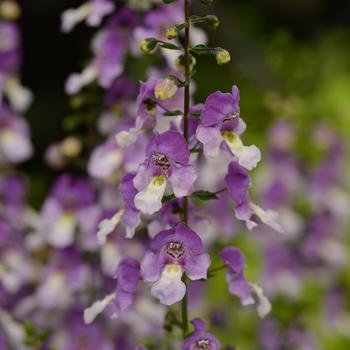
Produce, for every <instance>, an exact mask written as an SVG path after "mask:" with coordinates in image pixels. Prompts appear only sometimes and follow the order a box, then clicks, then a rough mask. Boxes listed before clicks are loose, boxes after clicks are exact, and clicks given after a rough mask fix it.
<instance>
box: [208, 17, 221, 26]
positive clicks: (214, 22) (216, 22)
mask: <svg viewBox="0 0 350 350" xmlns="http://www.w3.org/2000/svg"><path fill="white" fill-rule="evenodd" d="M206 19H207V23H208V24H209V25H210V26H211V27H213V28H217V27H218V26H219V24H220V22H219V19H218V18H217V17H216V16H214V15H208V16H206Z"/></svg>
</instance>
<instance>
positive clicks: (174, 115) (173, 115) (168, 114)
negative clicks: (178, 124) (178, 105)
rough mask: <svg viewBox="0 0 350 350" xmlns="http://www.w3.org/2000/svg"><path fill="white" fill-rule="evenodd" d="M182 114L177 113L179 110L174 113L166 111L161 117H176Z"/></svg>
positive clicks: (180, 112)
mask: <svg viewBox="0 0 350 350" xmlns="http://www.w3.org/2000/svg"><path fill="white" fill-rule="evenodd" d="M181 114H182V111H179V110H176V111H167V112H164V113H163V115H164V116H165V117H176V116H178V115H181Z"/></svg>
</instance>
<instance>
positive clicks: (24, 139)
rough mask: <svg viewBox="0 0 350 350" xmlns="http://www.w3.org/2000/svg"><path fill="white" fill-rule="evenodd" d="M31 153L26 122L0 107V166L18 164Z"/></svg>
mask: <svg viewBox="0 0 350 350" xmlns="http://www.w3.org/2000/svg"><path fill="white" fill-rule="evenodd" d="M32 153H33V147H32V144H31V142H30V134H29V129H28V125H27V123H26V121H25V120H24V119H22V118H20V117H18V116H16V115H14V114H13V113H12V112H11V111H10V109H9V108H8V107H7V106H6V105H5V104H4V103H2V104H1V105H0V164H1V163H6V162H8V163H19V162H22V161H24V160H27V159H28V158H29V157H30V156H31V155H32Z"/></svg>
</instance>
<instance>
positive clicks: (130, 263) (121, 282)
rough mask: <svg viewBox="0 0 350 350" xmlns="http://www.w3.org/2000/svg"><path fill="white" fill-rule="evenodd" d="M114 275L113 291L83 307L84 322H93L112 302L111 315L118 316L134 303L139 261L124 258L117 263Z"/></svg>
mask: <svg viewBox="0 0 350 350" xmlns="http://www.w3.org/2000/svg"><path fill="white" fill-rule="evenodd" d="M116 277H117V287H116V290H115V292H113V293H111V294H109V295H107V296H106V297H105V298H104V299H102V300H97V301H95V302H94V303H93V304H92V305H91V306H90V307H88V308H87V309H85V311H84V321H85V323H86V324H90V323H91V322H93V321H94V320H95V318H96V317H97V316H98V315H99V314H100V313H101V312H103V311H104V310H105V308H106V307H107V306H108V305H109V304H111V303H112V302H113V303H114V313H113V317H118V316H119V315H120V314H121V313H122V312H123V311H125V310H127V309H128V308H129V307H130V306H131V305H132V304H133V303H134V299H135V296H136V290H137V287H138V284H139V280H140V263H139V262H138V261H137V260H135V259H134V258H130V257H126V258H124V259H123V260H122V261H121V262H120V264H119V265H118V268H117V274H116Z"/></svg>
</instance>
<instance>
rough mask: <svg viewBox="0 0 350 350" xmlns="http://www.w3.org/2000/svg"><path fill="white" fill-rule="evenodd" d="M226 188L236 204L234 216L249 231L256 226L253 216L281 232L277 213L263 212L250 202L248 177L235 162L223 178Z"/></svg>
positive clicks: (271, 211) (230, 165)
mask: <svg viewBox="0 0 350 350" xmlns="http://www.w3.org/2000/svg"><path fill="white" fill-rule="evenodd" d="M225 182H226V186H227V189H228V192H229V194H230V197H231V198H232V199H233V200H234V202H235V203H236V208H235V215H236V217H237V219H239V220H243V221H245V223H246V225H247V227H248V229H249V230H251V229H252V228H254V227H255V226H257V223H256V222H255V221H254V220H253V219H254V215H255V216H257V217H258V218H260V220H261V221H262V222H264V223H265V224H266V225H268V226H270V227H272V228H273V229H274V230H276V231H278V232H281V231H282V229H281V227H280V225H279V224H278V222H277V217H278V215H277V213H276V212H275V211H273V210H264V209H262V208H261V207H259V206H258V205H256V204H255V203H253V202H251V200H250V198H249V194H248V189H249V186H250V177H249V175H248V173H247V171H246V170H245V169H244V168H243V167H242V166H240V165H239V164H238V163H237V162H231V163H230V164H229V167H228V173H227V175H226V177H225Z"/></svg>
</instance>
